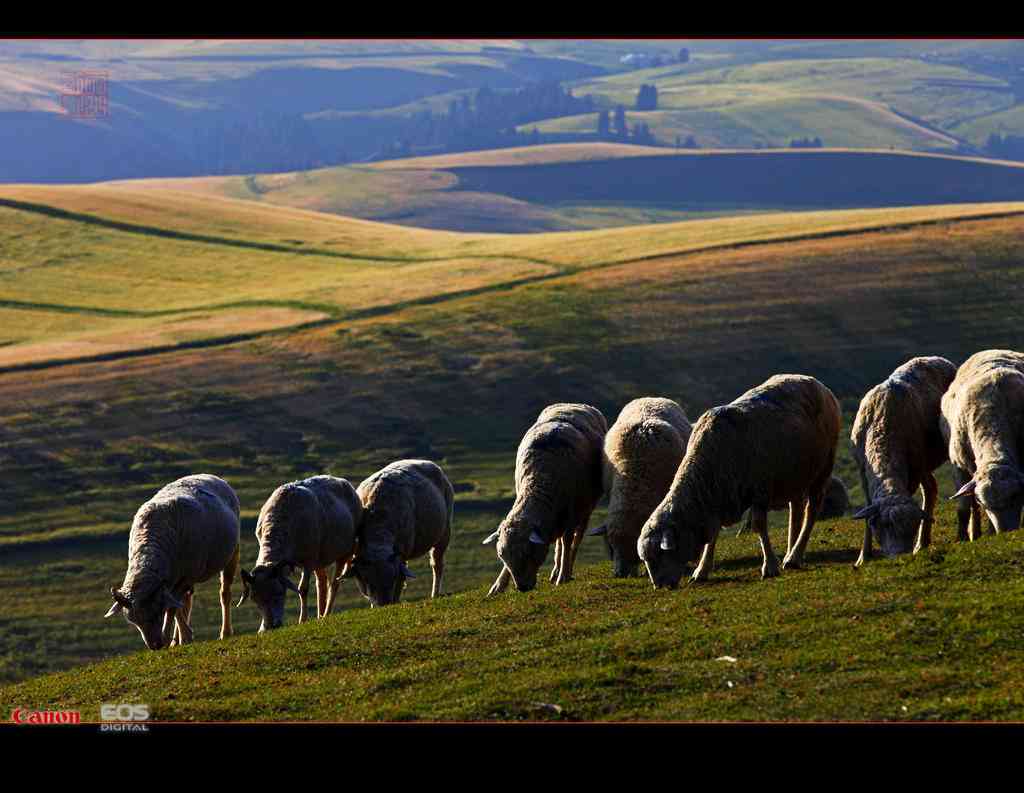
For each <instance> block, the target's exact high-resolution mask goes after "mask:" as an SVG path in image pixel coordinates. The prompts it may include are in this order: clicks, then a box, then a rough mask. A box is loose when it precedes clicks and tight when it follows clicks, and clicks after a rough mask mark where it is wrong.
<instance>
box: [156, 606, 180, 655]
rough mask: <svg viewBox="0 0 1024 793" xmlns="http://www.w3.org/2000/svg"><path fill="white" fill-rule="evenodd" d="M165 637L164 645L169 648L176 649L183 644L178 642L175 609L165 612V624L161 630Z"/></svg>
mask: <svg viewBox="0 0 1024 793" xmlns="http://www.w3.org/2000/svg"><path fill="white" fill-rule="evenodd" d="M161 630H162V632H163V637H164V644H166V645H167V646H168V647H174V646H175V645H177V644H181V642H180V641H178V631H177V624H176V622H175V619H174V609H167V611H165V612H164V624H163V628H162V629H161Z"/></svg>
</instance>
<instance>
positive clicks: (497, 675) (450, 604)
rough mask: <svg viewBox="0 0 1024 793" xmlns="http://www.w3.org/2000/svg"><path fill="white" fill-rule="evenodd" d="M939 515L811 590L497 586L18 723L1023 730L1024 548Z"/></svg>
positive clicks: (827, 536)
mask: <svg viewBox="0 0 1024 793" xmlns="http://www.w3.org/2000/svg"><path fill="white" fill-rule="evenodd" d="M939 515H940V518H939V520H938V522H937V524H936V526H935V535H936V540H935V544H934V546H933V548H932V549H930V550H928V551H925V552H924V553H922V554H919V555H918V556H915V557H901V558H898V559H894V560H885V561H875V562H874V563H872V564H870V565H869V566H868V567H866V568H865V569H862V570H857V569H855V568H853V566H852V564H851V561H852V558H853V554H852V551H851V549H850V546H851V545H853V544H855V543H856V539H857V535H858V534H859V532H860V527H859V526H857V525H856V524H855V522H854V521H852V520H850V519H843V520H839V521H828V522H823V523H822V525H820V526H819V527H818V531H817V532H816V536H815V537H814V539H812V550H811V551H809V553H808V554H807V563H808V569H806V570H799V571H792V570H787V571H785V572H784V573H783V575H782V576H781V577H779V578H776V579H771V580H768V581H760V580H759V579H758V575H757V570H758V566H759V564H760V560H759V556H758V555H757V552H756V551H755V547H756V542H755V541H754V540H753V538H751V537H749V536H747V537H741V538H738V539H734V538H732V537H723V540H722V542H721V543H720V545H719V551H718V554H717V555H716V561H717V563H718V565H717V569H716V570H715V572H714V573H713V576H712V583H708V584H703V585H692V586H685V587H684V588H683V589H681V590H680V591H674V592H671V591H664V590H663V591H660V592H655V591H653V590H652V589H651V587H650V584H649V583H648V581H647V580H646V579H640V578H634V579H618V580H616V579H612V578H611V576H610V570H609V569H608V568H609V566H608V564H607V563H605V564H604V565H602V566H600V567H598V566H595V565H580V567H579V568H578V569H577V574H576V580H575V581H572V582H570V583H569V584H567V585H565V586H561V587H558V588H554V587H551V586H550V585H548V584H547V582H546V581H545V582H542V583H541V584H540V587H539V589H538V590H536V591H534V592H531V593H528V594H520V593H514V592H513V593H511V594H506V595H503V596H500V597H498V598H493V599H488V598H486V597H485V592H486V590H485V588H484V587H482V586H477V587H474V588H473V589H471V590H470V591H467V592H464V593H462V594H458V595H455V596H453V597H448V598H442V599H440V600H434V601H426V602H419V603H405V604H401V605H397V606H389V607H388V608H386V609H374V610H372V611H371V610H369V609H362V610H359V611H350V612H346V613H344V614H341V615H332V616H331V617H329V618H328V619H326V620H324V621H321V622H316V621H313V622H309V623H307V624H305V625H291V624H290V625H289V626H287V627H285V628H283V629H281V630H279V631H275V632H272V633H269V634H263V635H255V634H253V633H252V632H247V633H246V634H244V635H238V636H235V637H232V638H230V639H227V640H225V641H218V640H215V639H213V640H207V641H197V642H196V643H195V644H192V645H190V646H187V647H183V648H182V647H179V648H173V649H170V650H167V651H163V652H159V653H153V652H149V651H144V650H143V651H138V650H136V651H135V652H133V653H132V654H130V655H127V656H125V657H121V658H116V659H113V660H109V661H106V662H104V663H100V664H96V665H94V666H89V667H85V668H82V669H76V670H71V671H69V672H65V673H61V674H56V675H52V676H47V677H42V678H38V679H35V680H31V681H28V682H25V683H23V684H20V685H13V686H9V687H5V688H4V690H3V692H2V693H0V706H2V707H3V708H4V709H5V710H8V711H10V710H12V709H14V708H17V707H22V708H32V709H51V708H58V707H59V708H62V709H75V710H79V711H80V712H81V718H82V720H83V721H87V722H98V721H99V720H100V714H99V706H98V704H97V703H100V702H145V703H146V704H147V705H148V706H149V709H150V714H151V718H152V719H154V720H156V721H166V720H173V721H252V720H259V721H311V720H315V721H364V720H368V721H369V720H372V721H379V720H386V721H413V720H426V721H433V720H445V721H449V720H452V721H475V720H486V721H521V720H530V721H549V720H557V721H580V720H584V721H606V720H614V721H633V720H647V721H649V720H687V721H735V720H749V721H782V720H805V721H835V720H841V721H862V720H863V721H939V720H942V721H952V720H963V721H971V720H989V721H1019V720H1020V719H1021V718H1022V717H1024V697H1022V694H1021V668H1022V665H1021V661H1022V660H1024V650H1022V645H1021V642H1020V626H1019V623H1018V622H1016V621H1015V619H1014V615H1015V614H1019V613H1020V610H1021V608H1022V607H1024V584H1022V579H1021V576H1020V557H1021V552H1022V550H1024V540H1022V536H1021V533H1020V532H1015V533H1013V534H1010V535H1004V536H1000V537H985V538H983V539H982V540H979V541H978V542H976V543H972V544H955V543H954V542H952V539H951V537H952V535H953V534H954V531H955V530H954V527H953V523H954V522H955V518H954V512H953V510H952V508H951V507H950V506H949V505H947V504H942V505H941V506H940V512H939ZM774 534H775V537H774V539H775V540H777V541H779V542H782V541H783V530H781V529H780V530H777V531H776V532H775V533H774ZM117 621H118V622H119V623H122V624H120V625H118V626H117V627H118V628H120V629H121V630H122V631H127V630H128V626H126V625H124V624H123V620H121V619H120V618H118V620H117ZM195 625H196V630H197V636H200V635H201V636H203V637H204V638H209V637H210V636H211V634H212V633H213V631H214V630H215V624H211V622H209V621H207V622H205V623H203V624H202V627H200V624H199V622H198V620H197V621H196V622H195ZM133 632H134V631H133Z"/></svg>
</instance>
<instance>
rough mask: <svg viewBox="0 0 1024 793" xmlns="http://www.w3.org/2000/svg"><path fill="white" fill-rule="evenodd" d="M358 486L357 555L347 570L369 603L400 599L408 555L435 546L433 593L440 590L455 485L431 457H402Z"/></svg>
mask: <svg viewBox="0 0 1024 793" xmlns="http://www.w3.org/2000/svg"><path fill="white" fill-rule="evenodd" d="M356 492H358V493H359V498H360V500H361V501H362V503H363V522H362V526H361V528H360V529H359V533H358V536H359V542H358V547H357V549H356V556H355V559H354V560H353V561H352V563H351V564H350V565H349V566H348V569H347V570H346V571H345V573H344V574H343V576H344V577H345V578H348V577H350V576H351V577H354V578H355V580H356V585H357V586H358V587H359V591H360V592H361V593H362V594H363V596H364V597H365V598H366V599H367V600H369V601H370V606H371V607H373V606H386V605H388V604H389V603H397V602H398V601H399V599H401V596H402V590H403V589H404V588H405V579H406V578H413V577H414V576H413V574H412V573H411V572H410V570H409V568H408V567H407V566H406V564H405V563H406V560H408V559H415V558H417V557H419V556H423V554H425V553H427V552H428V551H429V552H430V566H431V568H432V570H433V573H434V583H433V587H432V588H431V591H430V596H431V597H438V596H440V595H441V581H442V577H443V575H444V552H445V550H446V549H447V548H448V541H449V540H450V539H451V533H452V514H453V511H454V508H455V491H454V490H453V489H452V485H451V482H449V481H448V477H446V476H445V475H444V471H442V470H441V468H440V467H439V466H437V465H436V464H435V463H432V462H430V461H429V460H399V461H397V462H394V463H391V464H390V465H387V466H385V467H384V468H382V469H381V470H380V471H378V472H377V473H375V474H373V475H371V476H369V477H367V478H366V479H364V480H363V482H362V483H361V484H360V485H359V487H358V488H357V490H356Z"/></svg>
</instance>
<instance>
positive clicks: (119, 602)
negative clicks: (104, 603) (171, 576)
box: [104, 583, 183, 650]
mask: <svg viewBox="0 0 1024 793" xmlns="http://www.w3.org/2000/svg"><path fill="white" fill-rule="evenodd" d="M110 595H111V597H112V598H113V599H114V604H113V605H112V606H111V607H110V609H109V610H108V611H107V613H106V614H105V615H104V617H113V616H114V615H115V614H118V613H123V614H124V617H125V619H126V620H128V622H130V623H131V624H132V625H134V626H135V627H136V628H138V629H139V633H140V634H142V641H144V642H145V643H146V647H148V648H149V649H150V650H160V649H162V648H163V647H166V646H167V645H168V644H169V643H170V638H171V637H170V634H171V632H172V631H171V630H169V628H172V627H173V623H172V621H171V614H170V613H169V612H170V611H171V610H174V609H180V608H182V606H183V604H182V602H181V601H180V600H178V598H176V597H174V595H172V594H171V590H170V587H169V586H168V585H167V584H166V583H161V584H159V585H157V586H156V587H154V588H153V589H151V590H150V591H149V592H146V593H145V594H142V595H136V596H135V597H134V598H129V597H128V596H127V595H125V594H124V593H123V592H121V591H120V590H119V589H117V588H116V587H111V588H110Z"/></svg>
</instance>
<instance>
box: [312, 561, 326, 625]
mask: <svg viewBox="0 0 1024 793" xmlns="http://www.w3.org/2000/svg"><path fill="white" fill-rule="evenodd" d="M313 575H315V576H316V618H317V619H318V620H321V619H323V618H324V617H325V616H327V567H320V568H317V569H316V570H314V571H313Z"/></svg>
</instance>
